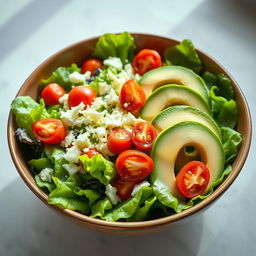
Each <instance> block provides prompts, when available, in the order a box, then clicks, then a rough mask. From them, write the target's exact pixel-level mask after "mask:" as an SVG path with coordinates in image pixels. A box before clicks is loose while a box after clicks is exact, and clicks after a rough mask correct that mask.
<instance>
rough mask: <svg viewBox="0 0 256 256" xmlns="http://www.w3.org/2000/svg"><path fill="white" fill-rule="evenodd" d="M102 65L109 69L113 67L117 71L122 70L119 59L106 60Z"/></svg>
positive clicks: (110, 58)
mask: <svg viewBox="0 0 256 256" xmlns="http://www.w3.org/2000/svg"><path fill="white" fill-rule="evenodd" d="M103 64H104V65H106V66H109V67H113V68H115V69H117V70H122V68H123V64H122V62H121V60H120V58H117V57H109V58H108V59H106V60H104V61H103Z"/></svg>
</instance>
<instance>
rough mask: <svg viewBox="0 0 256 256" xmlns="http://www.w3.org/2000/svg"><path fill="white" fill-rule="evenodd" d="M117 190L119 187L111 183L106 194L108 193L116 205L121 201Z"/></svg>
mask: <svg viewBox="0 0 256 256" xmlns="http://www.w3.org/2000/svg"><path fill="white" fill-rule="evenodd" d="M116 192H117V189H116V188H115V187H112V186H111V185H110V184H108V185H107V186H106V191H105V194H106V195H107V197H108V198H109V200H110V201H111V203H112V204H113V205H116V204H118V203H119V202H121V199H120V198H119V197H118V196H117V194H116Z"/></svg>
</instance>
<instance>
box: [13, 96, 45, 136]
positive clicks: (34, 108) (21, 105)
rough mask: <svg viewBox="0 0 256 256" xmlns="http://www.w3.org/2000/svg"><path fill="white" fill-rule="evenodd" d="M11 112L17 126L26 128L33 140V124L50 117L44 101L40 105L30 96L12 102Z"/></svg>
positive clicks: (20, 97) (19, 97)
mask: <svg viewBox="0 0 256 256" xmlns="http://www.w3.org/2000/svg"><path fill="white" fill-rule="evenodd" d="M11 110H12V112H13V114H14V115H15V118H16V122H17V125H18V126H19V127H20V128H25V129H26V131H27V132H28V133H29V135H30V136H31V137H32V138H34V135H33V133H32V124H33V123H34V122H35V121H38V120H41V119H44V118H48V117H49V115H48V113H47V111H46V108H45V104H44V101H43V100H40V103H37V102H36V101H35V100H34V99H32V98H31V97H30V96H18V97H16V98H15V99H14V100H13V101H12V104H11Z"/></svg>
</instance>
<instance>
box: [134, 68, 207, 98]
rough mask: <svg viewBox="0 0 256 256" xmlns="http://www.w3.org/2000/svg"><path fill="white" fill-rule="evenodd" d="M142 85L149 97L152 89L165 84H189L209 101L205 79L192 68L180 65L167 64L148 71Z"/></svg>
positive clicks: (141, 81) (142, 79)
mask: <svg viewBox="0 0 256 256" xmlns="http://www.w3.org/2000/svg"><path fill="white" fill-rule="evenodd" d="M139 83H140V86H141V87H142V88H143V89H144V91H145V93H146V96H147V97H149V95H150V94H151V92H152V91H154V90H155V89H156V88H158V87H159V86H162V85H165V84H179V85H184V86H187V87H189V88H191V89H193V90H194V91H196V92H197V93H199V94H200V95H201V96H202V97H203V98H204V100H205V101H206V102H208V101H209V100H208V89H207V87H206V85H205V82H204V80H203V79H202V78H201V77H200V76H198V75H197V74H196V73H194V72H193V71H192V70H191V69H188V68H184V67H180V66H165V67H160V68H157V69H153V70H151V71H149V72H147V73H146V74H145V75H144V76H143V77H142V78H141V79H140V82H139Z"/></svg>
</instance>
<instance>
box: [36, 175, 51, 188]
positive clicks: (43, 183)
mask: <svg viewBox="0 0 256 256" xmlns="http://www.w3.org/2000/svg"><path fill="white" fill-rule="evenodd" d="M35 181H36V184H37V186H38V187H40V188H46V189H47V190H48V191H49V192H52V191H53V190H54V189H55V188H56V186H55V184H54V183H53V182H51V183H50V182H48V181H43V180H42V179H41V178H40V176H39V174H37V175H36V176H35Z"/></svg>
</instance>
